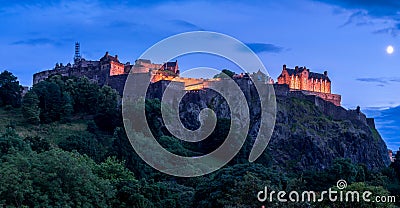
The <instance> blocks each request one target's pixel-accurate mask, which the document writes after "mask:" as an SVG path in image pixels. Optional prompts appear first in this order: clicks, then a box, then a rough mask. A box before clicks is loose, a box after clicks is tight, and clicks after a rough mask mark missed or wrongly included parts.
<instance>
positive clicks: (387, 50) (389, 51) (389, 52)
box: [386, 45, 394, 54]
mask: <svg viewBox="0 0 400 208" xmlns="http://www.w3.org/2000/svg"><path fill="white" fill-rule="evenodd" d="M393 52H394V48H393V46H391V45H390V46H388V47H387V48H386V53H388V54H392V53H393Z"/></svg>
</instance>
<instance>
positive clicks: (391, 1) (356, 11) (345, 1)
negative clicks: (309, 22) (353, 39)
mask: <svg viewBox="0 0 400 208" xmlns="http://www.w3.org/2000/svg"><path fill="white" fill-rule="evenodd" d="M314 1H319V2H323V3H327V4H331V5H335V6H338V7H340V8H343V9H346V10H348V11H350V12H351V13H352V14H351V15H350V17H349V18H348V20H347V21H346V22H345V23H344V24H343V25H342V26H346V25H348V24H355V25H357V26H361V25H365V24H373V23H374V21H375V22H376V21H378V22H379V23H380V24H381V23H382V20H383V21H385V23H386V24H384V25H385V26H383V28H382V29H378V30H376V31H373V33H374V34H382V33H386V34H390V35H392V36H397V35H398V34H399V32H400V18H399V13H400V1H398V0H368V1H365V0H314ZM381 25H382V24H381Z"/></svg>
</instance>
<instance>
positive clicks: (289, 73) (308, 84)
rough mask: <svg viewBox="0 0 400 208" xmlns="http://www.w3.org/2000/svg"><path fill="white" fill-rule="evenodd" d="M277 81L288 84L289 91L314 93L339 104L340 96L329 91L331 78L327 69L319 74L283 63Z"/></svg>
mask: <svg viewBox="0 0 400 208" xmlns="http://www.w3.org/2000/svg"><path fill="white" fill-rule="evenodd" d="M277 83H278V84H286V85H288V86H289V88H290V90H291V91H302V92H303V93H304V94H307V95H315V96H318V97H320V98H322V99H324V100H326V101H330V102H332V103H333V104H335V105H337V106H340V102H341V96H340V95H337V94H332V93H331V80H330V79H329V77H328V72H327V71H325V72H324V73H323V74H319V73H314V72H310V70H309V69H307V68H306V67H298V66H296V67H295V68H294V69H289V68H286V65H283V69H282V73H281V74H280V75H279V77H278V82H277Z"/></svg>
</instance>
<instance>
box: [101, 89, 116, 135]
mask: <svg viewBox="0 0 400 208" xmlns="http://www.w3.org/2000/svg"><path fill="white" fill-rule="evenodd" d="M97 102H98V104H97V105H96V106H97V109H96V112H97V113H96V116H95V118H94V121H95V122H96V125H97V126H98V127H99V128H100V129H101V130H105V131H108V132H113V131H114V129H115V127H117V125H118V124H119V121H120V120H121V119H120V113H119V111H118V109H117V107H118V93H117V92H116V91H115V90H114V89H112V88H111V87H109V86H103V87H102V88H101V89H100V90H99V92H98V101H97Z"/></svg>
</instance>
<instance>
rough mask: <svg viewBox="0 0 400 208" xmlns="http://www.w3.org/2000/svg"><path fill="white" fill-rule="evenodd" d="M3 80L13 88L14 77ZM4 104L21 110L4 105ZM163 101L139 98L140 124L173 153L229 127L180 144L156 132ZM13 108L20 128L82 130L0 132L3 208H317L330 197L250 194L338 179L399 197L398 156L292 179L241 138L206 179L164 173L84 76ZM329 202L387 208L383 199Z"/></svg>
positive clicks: (111, 96) (211, 141)
mask: <svg viewBox="0 0 400 208" xmlns="http://www.w3.org/2000/svg"><path fill="white" fill-rule="evenodd" d="M7 76H13V75H12V74H7ZM0 77H1V76H0ZM6 80H11V81H8V82H11V83H16V79H14V78H12V79H6ZM18 85H19V84H18ZM2 86H7V84H6V85H4V84H3V85H2ZM7 89H8V88H7ZM14 90H15V91H13V92H12V93H11V94H10V95H7V93H5V94H6V95H5V97H7V96H8V97H15V98H18V96H14V95H15V92H20V91H18V90H17V88H16V87H15V89H14ZM11 91H12V90H11ZM11 91H10V92H11ZM0 92H1V86H0ZM2 99H3V97H2ZM2 102H3V103H4V101H2ZM18 102H19V103H20V104H21V101H16V102H15V103H18ZM2 105H3V106H5V105H11V106H14V107H16V108H18V107H19V105H12V104H10V103H5V104H2ZM160 105H161V104H160V101H159V100H157V99H155V100H148V101H146V113H147V118H148V122H149V124H150V127H151V128H152V130H153V134H154V135H156V137H157V139H158V141H159V142H160V144H161V145H162V146H164V147H165V148H167V149H168V150H169V151H171V152H174V153H177V154H180V155H184V156H189V155H203V154H204V153H207V152H210V151H212V150H213V149H215V148H216V147H217V146H218V145H219V144H220V143H221V138H224V135H225V134H226V131H225V130H226V129H229V123H230V122H229V120H226V119H225V120H224V119H221V120H220V119H219V120H218V123H217V129H216V130H215V131H214V132H213V133H212V134H211V135H210V137H209V138H207V143H203V144H200V145H194V144H190V143H183V142H180V141H179V140H177V139H176V138H174V137H172V136H171V135H170V134H169V133H168V132H167V131H165V129H163V128H162V127H161V123H160V121H159V120H158V119H157V116H159V114H160ZM2 109H3V111H5V110H9V109H6V108H4V107H3V108H2ZM12 112H15V113H21V114H23V118H24V121H21V122H22V124H23V126H22V127H24V128H25V127H26V128H28V127H29V128H30V129H39V130H40V129H43V128H45V129H48V128H47V127H48V126H49V125H51V126H54V125H61V124H64V123H74V122H76V121H77V120H80V121H82V120H83V121H84V122H85V126H86V129H84V130H83V131H81V132H80V133H79V134H73V135H67V134H66V135H60V136H59V137H58V138H44V137H43V136H38V135H39V134H35V133H34V132H32V133H31V135H26V134H24V135H21V134H19V132H18V128H17V127H18V126H17V127H16V126H15V125H14V124H13V125H6V127H5V128H4V129H1V132H2V133H1V134H0V204H3V205H6V206H10V207H23V206H28V207H260V206H261V205H267V206H269V207H283V206H285V207H310V206H315V207H321V206H331V204H330V202H327V201H324V202H322V203H286V204H282V203H278V202H276V201H274V202H264V203H260V202H258V200H257V193H258V192H259V191H261V190H264V186H267V187H268V189H269V190H271V191H272V190H273V191H286V192H290V191H292V190H295V191H302V190H307V191H309V190H314V191H317V192H320V191H323V190H327V189H329V188H331V187H334V186H336V182H337V181H338V180H339V179H344V180H346V181H347V182H348V183H349V188H350V187H351V190H354V191H356V190H359V191H362V190H372V191H373V193H374V195H399V194H400V185H399V179H400V154H399V155H398V156H399V158H398V159H397V160H396V162H395V163H393V164H392V165H391V166H390V167H388V168H386V169H383V170H379V171H370V170H368V169H367V168H366V167H365V166H364V165H362V164H353V163H351V161H350V160H349V159H343V158H338V159H337V160H335V162H334V163H333V164H332V165H331V166H330V167H327V168H326V169H324V170H322V171H316V170H309V171H306V172H301V173H295V172H286V171H284V170H283V169H282V168H281V167H276V166H272V165H271V163H270V162H269V161H270V160H271V158H270V156H269V154H268V152H267V151H266V152H265V153H264V154H263V155H262V157H260V158H259V159H258V160H257V161H256V162H255V163H248V162H247V155H248V153H247V151H248V150H249V149H251V143H250V142H246V143H245V146H244V147H243V148H242V149H243V150H242V151H241V152H240V153H239V154H238V156H236V157H235V158H234V160H233V161H232V162H231V163H229V164H228V165H227V166H226V167H224V168H222V169H220V170H218V171H216V172H214V173H212V174H209V175H206V176H203V177H196V178H176V177H172V176H168V175H165V174H162V173H160V172H158V171H155V170H154V169H152V168H151V167H150V166H148V165H147V164H146V163H145V162H143V160H142V159H141V158H140V157H139V156H138V155H137V154H136V153H135V152H134V150H133V149H132V147H131V145H130V143H129V140H128V138H127V136H126V133H125V130H124V128H123V126H122V121H121V120H122V119H121V116H120V107H119V97H118V94H117V93H116V92H115V91H114V90H112V89H111V88H109V87H107V86H104V87H99V86H98V85H97V84H96V83H92V82H91V81H89V80H88V79H86V78H73V77H62V76H53V77H50V78H49V79H47V80H46V81H43V82H40V83H38V84H36V85H34V86H33V87H32V89H30V90H29V92H28V93H27V94H26V95H25V96H24V97H23V99H22V107H21V108H20V110H18V109H16V110H15V111H12ZM15 119H17V118H15ZM14 123H17V122H14ZM42 127H43V128H42ZM39 130H38V131H39ZM155 154H156V153H155ZM349 190H350V189H349ZM336 205H337V207H392V206H393V205H392V204H388V203H337V204H336Z"/></svg>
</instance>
